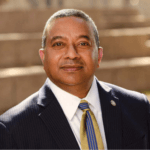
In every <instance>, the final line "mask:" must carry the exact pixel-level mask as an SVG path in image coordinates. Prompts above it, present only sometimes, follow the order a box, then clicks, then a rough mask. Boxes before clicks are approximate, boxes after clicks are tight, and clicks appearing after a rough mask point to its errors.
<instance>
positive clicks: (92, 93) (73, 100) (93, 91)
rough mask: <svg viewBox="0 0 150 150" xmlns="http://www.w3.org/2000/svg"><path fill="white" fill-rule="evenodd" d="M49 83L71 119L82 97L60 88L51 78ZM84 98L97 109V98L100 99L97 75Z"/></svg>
mask: <svg viewBox="0 0 150 150" xmlns="http://www.w3.org/2000/svg"><path fill="white" fill-rule="evenodd" d="M48 85H49V86H50V88H51V90H52V92H53V93H54V95H55V97H56V98H57V100H58V102H59V104H60V106H61V108H62V109H63V111H64V113H65V115H66V117H67V118H68V119H69V120H71V119H72V118H73V116H74V115H75V113H76V111H77V109H78V106H79V104H80V101H81V99H80V98H79V97H77V96H74V95H72V94H70V93H68V92H66V91H64V90H63V89H61V88H59V87H58V86H57V85H55V84H54V83H53V82H52V81H51V80H50V79H48ZM83 99H84V100H86V101H88V103H89V104H90V107H94V108H95V109H97V106H99V105H98V104H97V100H99V95H98V90H97V84H96V77H94V80H93V83H92V86H91V88H90V90H89V92H88V94H87V96H86V97H85V98H83Z"/></svg>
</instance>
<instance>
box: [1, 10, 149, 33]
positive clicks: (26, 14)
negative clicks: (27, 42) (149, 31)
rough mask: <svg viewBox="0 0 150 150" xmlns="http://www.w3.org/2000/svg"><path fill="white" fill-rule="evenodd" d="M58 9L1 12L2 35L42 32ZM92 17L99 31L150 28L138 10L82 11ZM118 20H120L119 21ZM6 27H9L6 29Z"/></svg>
mask: <svg viewBox="0 0 150 150" xmlns="http://www.w3.org/2000/svg"><path fill="white" fill-rule="evenodd" d="M57 10H58V9H56V8H55V9H54V8H51V9H33V10H24V11H19V10H18V11H0V18H1V22H0V33H9V32H10V33H15V32H21V33H25V32H41V31H42V30H43V28H44V25H45V23H46V21H47V19H48V18H49V17H50V16H51V15H52V14H53V13H54V12H56V11H57ZM81 10H83V11H85V12H86V13H87V14H89V15H90V16H91V18H92V19H93V20H94V21H95V23H96V25H97V26H98V28H99V29H107V28H123V27H141V26H149V25H150V21H149V20H148V21H147V20H145V19H143V20H140V19H138V18H139V17H140V16H139V13H138V11H137V10H134V9H131V8H128V9H95V8H91V9H81ZM117 18H118V19H117ZM6 25H7V26H8V27H6Z"/></svg>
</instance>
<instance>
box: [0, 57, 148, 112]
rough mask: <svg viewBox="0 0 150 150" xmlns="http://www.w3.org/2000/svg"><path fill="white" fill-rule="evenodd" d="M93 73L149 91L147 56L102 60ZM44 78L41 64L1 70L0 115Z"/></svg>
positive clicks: (123, 85) (138, 89)
mask: <svg viewBox="0 0 150 150" xmlns="http://www.w3.org/2000/svg"><path fill="white" fill-rule="evenodd" d="M96 76H97V78H98V79H99V80H101V81H105V82H109V83H112V84H116V85H118V86H122V87H124V88H127V89H130V90H137V91H143V90H150V80H147V79H149V77H150V57H140V58H131V59H120V60H117V61H116V60H113V61H102V63H101V66H100V69H98V70H97V72H96ZM45 80H46V75H45V72H44V70H43V66H30V67H19V68H7V69H6V68H5V69H0V99H1V100H0V114H1V113H3V112H4V111H6V110H7V109H9V108H10V107H12V106H14V105H16V104H17V103H19V102H21V101H22V100H23V99H25V98H26V97H28V96H29V95H31V94H32V93H34V92H36V91H37V90H39V88H40V87H41V86H42V85H43V84H44V82H45ZM129 83H130V84H129Z"/></svg>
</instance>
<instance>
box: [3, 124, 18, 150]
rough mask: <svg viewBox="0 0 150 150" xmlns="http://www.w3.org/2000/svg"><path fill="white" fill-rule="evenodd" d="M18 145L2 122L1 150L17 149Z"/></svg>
mask: <svg viewBox="0 0 150 150" xmlns="http://www.w3.org/2000/svg"><path fill="white" fill-rule="evenodd" d="M16 148H17V147H16V144H15V142H14V140H13V138H12V135H11V134H10V132H9V131H8V129H7V127H6V126H5V125H4V124H3V123H2V122H0V149H16Z"/></svg>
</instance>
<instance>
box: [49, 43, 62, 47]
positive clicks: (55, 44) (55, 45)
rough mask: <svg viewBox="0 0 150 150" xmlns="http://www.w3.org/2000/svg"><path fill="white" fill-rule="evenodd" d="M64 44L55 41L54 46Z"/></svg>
mask: <svg viewBox="0 0 150 150" xmlns="http://www.w3.org/2000/svg"><path fill="white" fill-rule="evenodd" d="M62 45H63V44H62V43H60V42H57V43H54V44H53V45H52V46H53V47H55V46H62Z"/></svg>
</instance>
